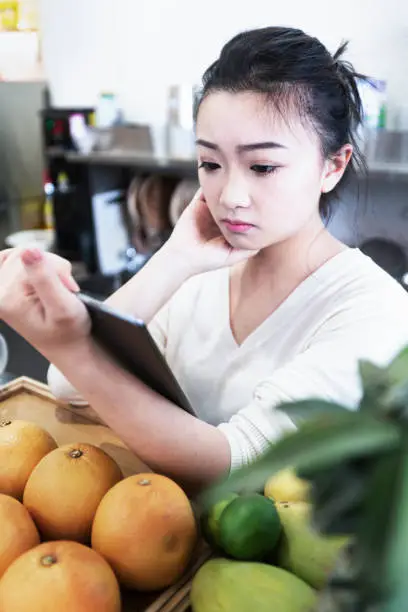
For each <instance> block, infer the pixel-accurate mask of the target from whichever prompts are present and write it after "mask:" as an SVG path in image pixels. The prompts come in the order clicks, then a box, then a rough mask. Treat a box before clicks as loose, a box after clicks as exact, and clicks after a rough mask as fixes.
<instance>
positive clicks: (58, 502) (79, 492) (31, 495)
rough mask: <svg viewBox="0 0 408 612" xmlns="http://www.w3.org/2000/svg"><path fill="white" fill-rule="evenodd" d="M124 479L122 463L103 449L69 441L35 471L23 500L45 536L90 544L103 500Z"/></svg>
mask: <svg viewBox="0 0 408 612" xmlns="http://www.w3.org/2000/svg"><path fill="white" fill-rule="evenodd" d="M121 478H122V472H121V470H120V468H119V466H118V465H117V463H116V462H115V461H114V459H112V457H110V455H108V454H107V453H105V452H104V451H103V450H102V449H100V448H98V447H97V446H93V445H92V444H82V443H80V444H66V445H64V446H60V447H59V448H57V449H56V450H54V451H52V452H51V453H49V454H48V455H47V456H46V457H44V458H43V459H42V460H41V461H40V463H39V464H38V465H37V466H36V468H35V469H34V470H33V472H32V474H31V476H30V478H29V479H28V481H27V485H26V488H25V490H24V497H23V503H24V505H25V507H26V508H27V509H28V510H29V512H30V514H31V516H32V517H33V519H34V521H35V523H36V525H37V527H38V529H39V530H40V533H41V535H42V536H43V539H45V540H76V541H77V542H83V543H87V542H89V541H90V535H91V528H92V521H93V518H94V516H95V512H96V509H97V507H98V505H99V503H100V501H101V499H102V498H103V496H104V495H105V493H106V492H107V491H108V490H109V489H110V488H111V487H113V485H115V484H116V483H117V482H119V480H121Z"/></svg>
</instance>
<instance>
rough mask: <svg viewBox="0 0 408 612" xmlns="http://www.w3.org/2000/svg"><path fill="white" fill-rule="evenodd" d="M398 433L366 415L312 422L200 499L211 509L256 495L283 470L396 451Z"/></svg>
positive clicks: (396, 427) (287, 436)
mask: <svg viewBox="0 0 408 612" xmlns="http://www.w3.org/2000/svg"><path fill="white" fill-rule="evenodd" d="M399 441H400V435H399V429H398V426H397V425H394V424H393V423H392V422H387V421H382V420H380V419H377V418H375V417H373V416H371V415H369V414H367V413H365V414H363V413H360V412H358V411H357V412H345V413H339V414H336V415H331V416H330V417H329V416H326V417H324V418H319V419H318V420H311V421H308V422H307V423H305V424H304V425H302V426H301V427H300V428H299V429H298V430H297V431H296V432H294V433H290V434H288V435H286V436H285V437H283V438H281V439H280V440H279V441H278V442H276V443H275V444H274V445H272V446H271V447H270V449H269V450H267V451H266V452H265V453H264V454H263V455H262V456H261V457H259V458H258V459H257V460H256V461H254V462H253V463H252V464H250V465H248V466H245V467H242V468H240V469H239V470H237V471H235V472H233V473H232V474H231V475H230V476H229V478H228V479H227V480H226V481H223V482H220V483H217V484H215V485H214V486H213V487H211V488H210V489H209V490H207V491H205V492H204V493H203V494H202V495H201V496H200V501H201V503H202V504H203V505H204V506H206V505H211V504H212V503H214V502H215V501H217V500H218V499H220V498H221V497H223V496H224V495H225V494H226V493H228V492H230V491H242V490H245V491H257V490H259V489H260V488H262V487H263V486H264V484H265V482H266V480H267V479H268V478H269V477H270V476H272V475H273V474H274V473H276V472H278V471H280V470H281V469H283V468H285V467H287V466H292V467H293V468H294V469H296V468H300V469H308V470H311V469H321V468H323V467H330V466H332V465H336V464H337V465H338V464H339V463H341V462H342V461H346V460H347V459H348V458H351V457H364V456H366V455H370V454H372V453H379V452H385V451H388V450H393V449H395V448H396V447H397V446H398V444H399Z"/></svg>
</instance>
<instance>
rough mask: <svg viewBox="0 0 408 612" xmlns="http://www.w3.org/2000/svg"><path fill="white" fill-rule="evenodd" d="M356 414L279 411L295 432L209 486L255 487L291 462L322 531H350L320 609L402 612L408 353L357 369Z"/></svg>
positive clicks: (220, 491) (407, 592)
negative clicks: (359, 395)
mask: <svg viewBox="0 0 408 612" xmlns="http://www.w3.org/2000/svg"><path fill="white" fill-rule="evenodd" d="M360 376H361V381H362V386H363V393H362V398H361V401H360V405H359V409H358V410H356V411H350V410H349V409H347V408H345V407H343V406H340V405H338V404H334V403H331V402H326V401H322V400H318V399H309V400H304V401H300V402H294V403H287V404H283V405H281V406H280V409H281V410H283V411H285V412H286V413H287V414H288V415H289V416H290V417H291V418H292V419H294V420H295V421H296V422H297V423H298V424H299V427H298V430H297V431H296V432H294V433H290V434H288V435H287V436H285V437H283V438H282V439H281V440H279V441H278V442H277V443H275V444H274V445H272V446H271V447H270V449H268V450H267V451H266V452H265V453H264V454H263V455H262V456H261V457H260V458H258V459H257V460H256V461H254V462H253V463H252V464H250V465H248V466H245V467H243V468H241V469H240V470H237V471H236V472H234V473H233V474H232V475H231V476H230V477H229V478H228V479H227V480H225V481H222V482H219V483H217V484H216V485H215V486H213V487H212V488H210V489H209V490H207V491H206V492H205V493H204V494H203V496H202V498H201V501H202V503H203V504H204V505H207V504H211V503H214V502H215V501H216V500H218V499H219V498H221V497H223V496H224V495H225V494H226V493H229V492H231V491H235V492H243V491H254V490H259V489H260V488H261V487H263V485H264V483H265V481H266V480H267V478H268V477H270V476H271V475H273V474H274V473H276V472H278V471H280V470H281V469H283V468H285V467H288V466H292V467H293V468H295V469H296V470H297V472H298V473H299V475H300V476H301V477H302V478H307V479H308V480H310V482H311V485H312V493H311V495H312V501H313V508H314V510H313V520H314V524H315V526H316V528H317V529H318V530H320V531H321V532H323V533H330V534H333V533H338V534H345V533H347V534H350V535H351V536H352V539H351V543H350V546H349V547H348V548H347V549H345V550H344V552H343V555H342V556H341V557H340V559H339V564H338V567H337V568H336V571H335V572H334V574H333V576H332V577H331V579H330V581H329V583H328V585H327V588H326V589H325V591H324V592H323V593H322V597H321V600H320V603H319V608H318V612H379V611H380V610H381V612H402V611H403V610H408V347H407V348H405V349H404V350H403V351H402V352H401V353H400V354H399V355H397V356H396V358H395V359H394V360H393V361H392V362H391V363H390V364H389V365H388V366H387V367H384V368H379V367H377V366H375V365H373V364H371V363H369V362H361V363H360Z"/></svg>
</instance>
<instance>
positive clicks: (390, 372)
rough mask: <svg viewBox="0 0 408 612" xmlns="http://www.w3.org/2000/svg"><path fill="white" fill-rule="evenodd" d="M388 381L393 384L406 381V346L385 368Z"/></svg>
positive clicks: (407, 376) (407, 375) (407, 378)
mask: <svg viewBox="0 0 408 612" xmlns="http://www.w3.org/2000/svg"><path fill="white" fill-rule="evenodd" d="M386 372H387V376H388V379H389V380H390V381H391V383H393V384H400V383H404V382H407V381H408V346H406V347H405V348H403V349H402V351H400V352H399V353H398V355H397V356H396V357H394V359H393V360H392V361H391V363H390V364H389V365H388V366H387V368H386Z"/></svg>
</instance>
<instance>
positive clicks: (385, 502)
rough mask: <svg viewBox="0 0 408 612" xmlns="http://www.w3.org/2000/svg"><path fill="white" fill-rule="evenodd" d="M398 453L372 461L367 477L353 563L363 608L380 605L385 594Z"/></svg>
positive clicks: (396, 494)
mask: <svg viewBox="0 0 408 612" xmlns="http://www.w3.org/2000/svg"><path fill="white" fill-rule="evenodd" d="M400 455H401V452H400V449H397V450H396V451H394V452H390V453H386V454H383V455H382V456H380V457H373V458H372V460H371V462H370V463H371V474H369V475H367V479H366V491H365V496H364V501H363V504H362V507H361V512H360V515H359V521H358V522H359V526H358V530H357V534H356V536H357V543H358V545H357V548H356V551H357V553H358V554H357V556H356V562H357V564H358V566H359V567H360V578H359V585H360V588H359V590H360V594H361V597H362V600H363V601H364V603H365V604H366V605H370V604H378V603H381V601H382V598H383V597H384V595H385V593H386V588H387V587H386V574H387V563H388V562H387V551H388V549H389V544H390V542H389V538H390V531H389V526H390V521H391V520H392V516H393V514H394V513H395V504H396V503H397V502H398V493H399V491H398V489H399V464H400Z"/></svg>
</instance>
